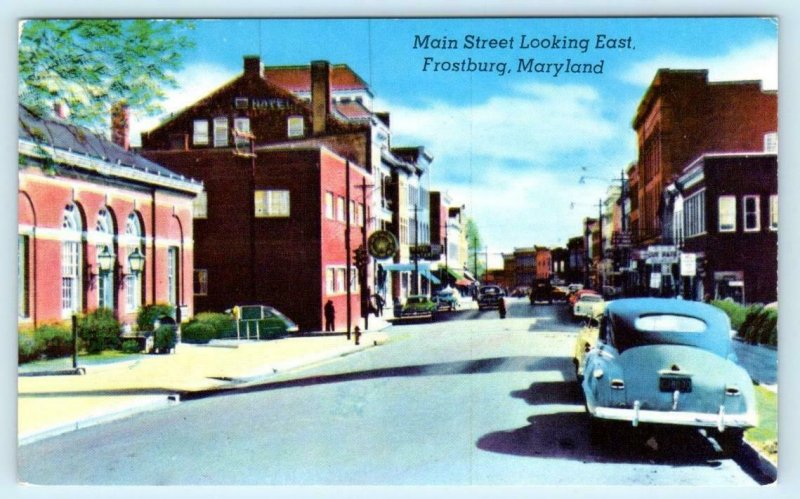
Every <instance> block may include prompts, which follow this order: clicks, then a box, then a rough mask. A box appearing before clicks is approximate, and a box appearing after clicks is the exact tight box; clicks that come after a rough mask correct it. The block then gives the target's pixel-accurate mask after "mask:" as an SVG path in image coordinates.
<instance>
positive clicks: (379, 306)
mask: <svg viewBox="0 0 800 499" xmlns="http://www.w3.org/2000/svg"><path fill="white" fill-rule="evenodd" d="M383 305H384V301H383V297H382V296H381V295H380V294H379V293H375V311H376V314H375V315H377V316H378V317H382V316H383Z"/></svg>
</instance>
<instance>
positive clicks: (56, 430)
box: [17, 394, 180, 446]
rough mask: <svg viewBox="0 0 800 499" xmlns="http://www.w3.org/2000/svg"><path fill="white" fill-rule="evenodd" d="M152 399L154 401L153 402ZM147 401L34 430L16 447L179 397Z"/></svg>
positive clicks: (159, 406)
mask: <svg viewBox="0 0 800 499" xmlns="http://www.w3.org/2000/svg"><path fill="white" fill-rule="evenodd" d="M154 398H155V400H153V399H154ZM148 399H150V400H146V401H138V402H135V403H129V404H127V405H124V406H121V407H118V408H116V409H113V410H110V411H106V412H103V413H102V414H97V415H94V416H89V417H85V418H81V419H77V420H74V421H70V422H68V423H62V424H58V425H55V426H51V427H50V428H45V429H43V430H36V431H33V432H30V433H27V434H25V435H20V436H19V437H18V439H17V445H18V446H23V445H27V444H30V443H33V442H38V441H39V440H44V439H46V438H50V437H55V436H58V435H63V434H64V433H69V432H72V431H75V430H80V429H82V428H89V427H90V426H96V425H99V424H103V423H110V422H111V421H115V420H118V419H123V418H127V417H129V416H133V415H134V414H139V413H142V412H149V411H155V410H157V409H162V408H164V407H168V406H170V405H173V404H177V403H178V402H179V400H180V396H179V395H178V394H173V395H164V396H162V395H158V396H150V397H148Z"/></svg>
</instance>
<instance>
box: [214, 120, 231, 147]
mask: <svg viewBox="0 0 800 499" xmlns="http://www.w3.org/2000/svg"><path fill="white" fill-rule="evenodd" d="M227 146H228V118H214V147H227Z"/></svg>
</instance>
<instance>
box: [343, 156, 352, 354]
mask: <svg viewBox="0 0 800 499" xmlns="http://www.w3.org/2000/svg"><path fill="white" fill-rule="evenodd" d="M344 168H345V170H344V183H345V201H344V210H345V211H344V213H345V216H344V218H345V225H344V254H345V267H344V280H345V284H344V285H345V288H346V289H347V295H346V296H347V339H348V340H350V320H351V315H352V313H353V312H352V305H351V303H350V298H351V296H352V292H351V291H350V279H351V277H352V276H351V275H350V263H351V260H350V259H351V258H352V255H351V254H350V161H349V160H345V162H344Z"/></svg>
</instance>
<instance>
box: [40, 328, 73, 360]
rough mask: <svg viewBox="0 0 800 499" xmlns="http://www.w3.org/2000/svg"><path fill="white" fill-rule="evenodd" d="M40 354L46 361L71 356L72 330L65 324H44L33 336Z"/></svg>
mask: <svg viewBox="0 0 800 499" xmlns="http://www.w3.org/2000/svg"><path fill="white" fill-rule="evenodd" d="M33 339H34V342H35V345H36V348H37V350H38V351H39V353H40V354H44V355H45V356H47V358H48V359H55V358H58V357H66V356H68V355H72V329H71V328H70V327H69V326H67V325H65V324H45V325H43V326H40V327H38V328H37V329H36V331H35V332H34V336H33Z"/></svg>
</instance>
